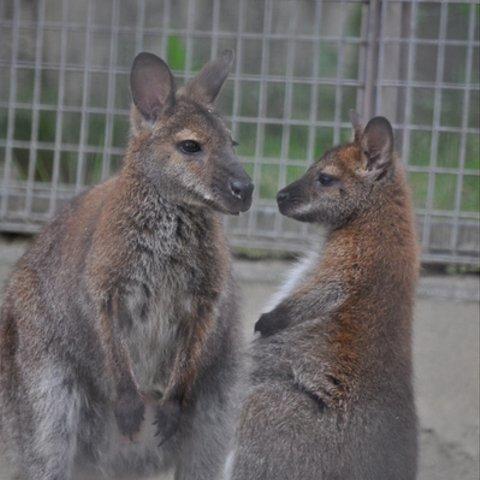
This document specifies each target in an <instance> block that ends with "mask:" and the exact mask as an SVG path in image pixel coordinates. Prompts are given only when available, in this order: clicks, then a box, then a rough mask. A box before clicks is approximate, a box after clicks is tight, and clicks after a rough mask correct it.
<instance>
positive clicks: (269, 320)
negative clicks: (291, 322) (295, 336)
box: [255, 309, 288, 337]
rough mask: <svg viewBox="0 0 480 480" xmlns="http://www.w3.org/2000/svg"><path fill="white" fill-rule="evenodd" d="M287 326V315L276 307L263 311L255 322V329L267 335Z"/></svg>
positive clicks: (264, 335) (263, 335)
mask: <svg viewBox="0 0 480 480" xmlns="http://www.w3.org/2000/svg"><path fill="white" fill-rule="evenodd" d="M287 327H288V321H287V316H286V315H285V314H282V313H281V312H279V311H278V310H277V309H275V310H272V311H271V312H267V313H264V314H263V315H262V316H261V317H260V318H259V319H258V321H257V323H255V331H256V332H260V334H261V335H262V337H268V336H270V335H273V334H274V333H277V332H278V331H280V330H283V329H284V328H287Z"/></svg>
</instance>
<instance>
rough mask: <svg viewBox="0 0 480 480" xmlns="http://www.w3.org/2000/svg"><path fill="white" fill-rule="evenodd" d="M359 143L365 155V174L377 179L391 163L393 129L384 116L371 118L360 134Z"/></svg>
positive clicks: (385, 171)
mask: <svg viewBox="0 0 480 480" xmlns="http://www.w3.org/2000/svg"><path fill="white" fill-rule="evenodd" d="M360 145H361V148H362V151H363V154H364V155H365V156H366V157H367V164H366V174H367V175H368V176H369V177H371V178H373V179H375V180H379V179H380V178H382V177H383V176H384V175H385V174H386V173H387V171H388V169H389V167H390V166H391V165H392V163H393V130H392V126H391V125H390V122H389V121H388V120H387V119H386V118H385V117H374V118H372V119H371V120H370V121H369V122H368V124H367V126H366V127H365V130H364V132H363V134H362V138H361V140H360Z"/></svg>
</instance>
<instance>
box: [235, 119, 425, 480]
mask: <svg viewBox="0 0 480 480" xmlns="http://www.w3.org/2000/svg"><path fill="white" fill-rule="evenodd" d="M277 199H278V204H279V208H280V211H281V212H282V213H283V214H285V215H287V216H289V217H293V218H295V219H298V220H302V221H307V222H316V223H321V224H323V225H324V226H326V227H327V234H326V239H325V243H324V246H323V249H322V251H321V253H320V254H319V255H317V256H315V257H314V259H313V260H311V261H310V263H308V264H304V267H303V270H302V274H301V275H300V274H298V273H297V274H298V276H297V277H296V282H295V283H294V284H293V286H292V287H291V289H290V290H289V291H287V292H286V293H285V296H284V297H283V298H282V299H281V300H280V302H279V303H278V304H277V306H276V307H275V308H274V309H273V310H272V311H270V312H268V313H265V314H263V315H262V316H261V317H260V319H259V321H258V322H257V324H256V326H255V328H256V330H257V331H260V333H261V334H262V337H261V338H259V339H258V340H257V341H256V343H255V346H254V360H255V361H254V371H253V375H252V387H251V390H250V391H249V393H248V396H247V398H246V401H245V403H244V406H243V410H242V415H241V419H240V426H239V432H238V438H237V449H236V454H235V460H234V462H233V470H232V478H233V479H234V480H275V479H277V478H288V479H289V480H337V479H342V480H359V479H362V480H363V479H368V480H385V479H389V480H413V479H414V478H415V472H416V418H415V408H414V402H413V391H412V378H411V377H412V354H411V333H412V331H411V330H412V315H413V313H412V310H413V301H414V288H415V282H416V279H417V272H418V247H417V243H416V240H415V227H414V217H413V210H412V205H411V201H410V192H409V189H408V187H407V185H406V182H405V178H404V171H403V167H402V165H401V163H400V161H399V159H398V158H397V157H396V156H395V154H394V152H393V133H392V129H391V126H390V124H389V123H388V121H387V120H386V119H384V118H381V117H377V118H374V119H372V120H371V121H370V122H369V123H368V125H367V126H366V128H365V130H363V129H362V128H361V127H360V126H359V125H356V128H355V140H354V141H353V142H352V143H349V144H346V145H344V146H341V147H337V148H334V149H332V150H330V151H329V152H327V153H326V154H325V155H324V156H323V157H322V158H321V159H320V160H318V161H317V162H316V163H315V164H314V165H312V167H310V168H309V170H308V171H307V173H306V174H305V175H304V176H303V177H302V178H300V179H299V180H297V181H296V182H294V183H292V184H291V185H289V186H287V187H286V188H285V189H284V190H282V191H280V192H279V194H278V197H277Z"/></svg>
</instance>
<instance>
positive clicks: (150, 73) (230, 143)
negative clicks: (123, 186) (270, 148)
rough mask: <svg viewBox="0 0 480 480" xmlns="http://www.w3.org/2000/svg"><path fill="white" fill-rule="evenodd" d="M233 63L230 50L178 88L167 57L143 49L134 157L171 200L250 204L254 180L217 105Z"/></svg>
mask: <svg viewBox="0 0 480 480" xmlns="http://www.w3.org/2000/svg"><path fill="white" fill-rule="evenodd" d="M232 62H233V52H232V51H230V50H226V51H225V52H223V53H222V54H221V55H220V57H219V58H217V59H216V60H213V61H211V62H209V63H207V64H206V65H205V66H204V67H203V69H202V70H201V71H200V72H199V73H198V75H197V76H195V77H194V78H193V79H191V80H190V81H189V82H188V83H187V84H186V85H185V86H184V87H182V88H181V89H179V90H178V91H176V90H175V81H174V78H173V75H172V73H171V71H170V69H169V67H168V65H167V64H166V63H165V62H164V61H163V60H162V59H160V58H158V57H157V56H155V55H153V54H152V53H147V52H143V53H140V54H138V55H137V56H136V58H135V60H134V62H133V66H132V71H131V76H130V85H131V90H132V98H133V106H132V113H131V131H132V139H131V145H130V152H131V155H130V157H131V159H133V160H131V161H135V162H136V163H137V164H138V165H139V168H141V170H142V172H143V173H144V174H146V175H147V176H148V178H149V179H150V180H151V181H152V182H153V183H154V184H156V185H158V186H159V187H161V191H162V195H165V196H167V197H169V198H170V199H171V200H173V201H176V202H181V203H187V204H195V205H201V206H207V207H210V208H213V209H215V210H218V211H220V212H223V213H230V214H238V213H239V212H244V211H246V210H248V209H249V208H250V205H251V203H252V191H253V183H252V181H251V179H250V177H249V176H248V175H247V173H246V172H245V170H244V169H243V167H242V165H241V164H240V162H239V160H238V158H237V156H236V155H235V152H234V147H235V145H236V144H235V141H234V140H233V139H232V137H231V133H230V131H229V130H228V128H227V126H226V125H225V123H224V121H223V120H222V118H221V117H220V115H219V114H218V113H217V112H216V111H215V108H214V101H215V98H216V97H217V95H218V93H219V92H220V89H221V87H222V85H223V83H224V82H225V80H226V78H227V76H228V72H229V70H230V67H231V65H232Z"/></svg>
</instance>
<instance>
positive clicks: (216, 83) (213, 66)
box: [182, 50, 234, 105]
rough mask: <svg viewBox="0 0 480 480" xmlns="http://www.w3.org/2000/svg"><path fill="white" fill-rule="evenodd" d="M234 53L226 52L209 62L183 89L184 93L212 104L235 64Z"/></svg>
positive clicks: (199, 100)
mask: <svg viewBox="0 0 480 480" xmlns="http://www.w3.org/2000/svg"><path fill="white" fill-rule="evenodd" d="M233 57H234V55H233V51H232V50H224V51H223V52H222V53H221V54H220V56H219V57H218V58H217V59H215V60H212V61H211V62H208V63H207V64H206V65H205V66H204V67H203V68H202V69H201V70H200V72H198V74H197V75H196V76H195V77H194V78H192V79H191V80H190V81H189V82H188V83H187V84H186V85H185V87H184V88H183V90H182V93H183V94H184V95H185V96H187V97H190V98H192V99H193V100H195V101H197V102H199V103H203V104H207V105H208V104H211V103H213V102H214V101H215V98H216V97H217V95H218V94H219V92H220V89H221V88H222V85H223V84H224V82H225V80H226V79H227V77H228V73H229V72H230V68H231V66H232V64H233Z"/></svg>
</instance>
